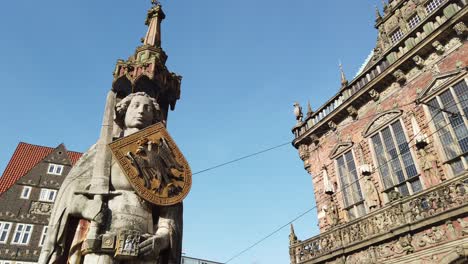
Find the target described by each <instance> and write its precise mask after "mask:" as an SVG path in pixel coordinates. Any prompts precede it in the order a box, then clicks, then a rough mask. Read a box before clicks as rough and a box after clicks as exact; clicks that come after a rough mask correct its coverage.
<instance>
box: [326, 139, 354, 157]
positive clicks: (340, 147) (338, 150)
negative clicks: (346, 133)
mask: <svg viewBox="0 0 468 264" xmlns="http://www.w3.org/2000/svg"><path fill="white" fill-rule="evenodd" d="M351 147H353V142H351V141H348V142H343V143H338V144H336V145H335V146H334V147H333V149H332V151H331V152H330V154H329V155H328V157H329V158H330V159H334V158H336V157H337V156H340V155H341V154H343V153H344V152H345V151H347V150H349V149H350V148H351Z"/></svg>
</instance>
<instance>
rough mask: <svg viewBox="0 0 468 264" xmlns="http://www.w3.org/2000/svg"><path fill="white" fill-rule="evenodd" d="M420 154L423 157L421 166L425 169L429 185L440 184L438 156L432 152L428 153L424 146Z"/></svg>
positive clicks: (424, 172)
mask: <svg viewBox="0 0 468 264" xmlns="http://www.w3.org/2000/svg"><path fill="white" fill-rule="evenodd" d="M419 155H420V157H421V168H422V170H423V174H424V177H425V178H426V179H427V181H428V182H429V186H434V185H436V184H438V183H439V177H438V173H437V160H436V157H435V156H434V155H432V154H431V153H428V152H427V151H426V150H425V149H424V148H421V149H419Z"/></svg>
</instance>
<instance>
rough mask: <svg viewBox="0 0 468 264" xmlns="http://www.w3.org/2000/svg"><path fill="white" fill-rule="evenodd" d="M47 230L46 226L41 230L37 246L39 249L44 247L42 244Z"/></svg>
mask: <svg viewBox="0 0 468 264" xmlns="http://www.w3.org/2000/svg"><path fill="white" fill-rule="evenodd" d="M48 230H49V227H48V226H44V228H43V229H42V234H41V238H40V239H39V246H40V247H42V246H43V245H44V242H45V240H46V237H47V231H48Z"/></svg>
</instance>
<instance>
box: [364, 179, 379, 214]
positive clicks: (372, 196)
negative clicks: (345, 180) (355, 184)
mask: <svg viewBox="0 0 468 264" xmlns="http://www.w3.org/2000/svg"><path fill="white" fill-rule="evenodd" d="M363 188H364V195H365V201H366V204H367V208H369V210H370V211H373V210H375V209H377V208H378V207H379V206H380V197H379V192H378V191H377V188H376V187H375V185H374V183H373V182H372V179H371V177H369V176H366V177H364V183H363Z"/></svg>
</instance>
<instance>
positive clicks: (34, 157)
mask: <svg viewBox="0 0 468 264" xmlns="http://www.w3.org/2000/svg"><path fill="white" fill-rule="evenodd" d="M54 149H55V148H50V147H44V146H38V145H32V144H28V143H24V142H20V143H19V144H18V146H17V147H16V150H15V152H14V153H13V156H12V157H11V159H10V161H9V162H8V165H7V167H6V169H5V171H4V172H3V175H2V177H1V178H0V194H2V193H3V192H5V191H6V190H8V189H9V188H10V187H11V186H12V185H13V184H15V182H16V181H18V180H19V179H20V178H21V177H23V176H24V175H25V174H26V173H28V172H29V171H30V170H31V169H32V168H34V166H36V164H38V163H39V162H41V161H42V160H43V159H44V158H45V157H47V155H49V154H50V153H52V151H54ZM67 153H68V157H69V158H70V161H71V162H72V164H73V165H75V163H76V162H77V161H78V160H79V159H80V157H81V155H82V153H79V152H74V151H67Z"/></svg>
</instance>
